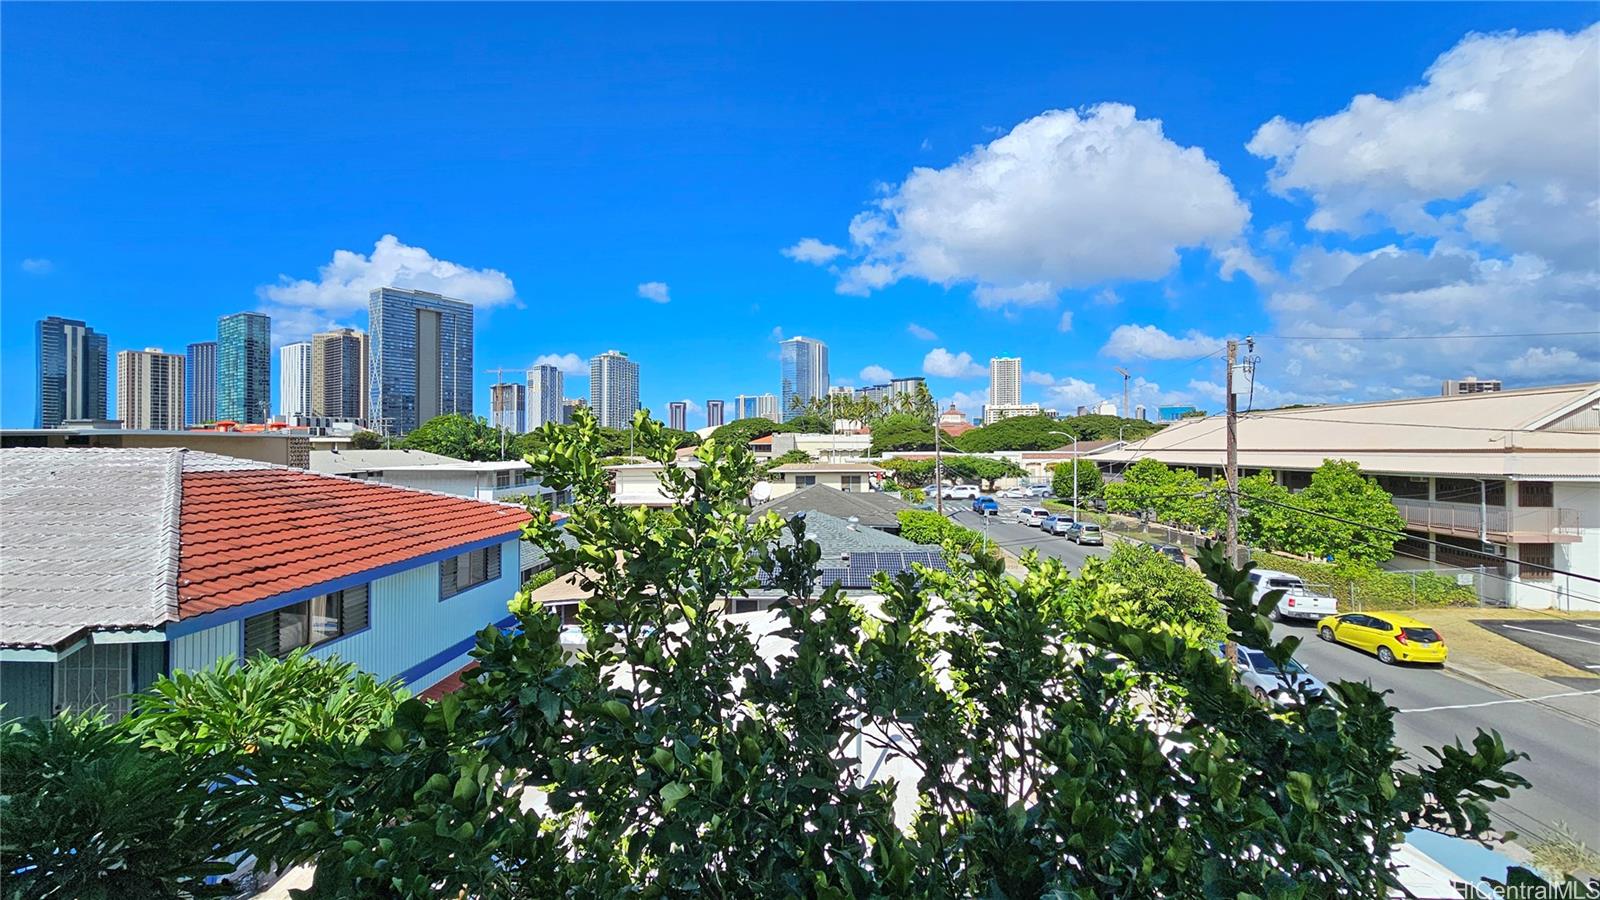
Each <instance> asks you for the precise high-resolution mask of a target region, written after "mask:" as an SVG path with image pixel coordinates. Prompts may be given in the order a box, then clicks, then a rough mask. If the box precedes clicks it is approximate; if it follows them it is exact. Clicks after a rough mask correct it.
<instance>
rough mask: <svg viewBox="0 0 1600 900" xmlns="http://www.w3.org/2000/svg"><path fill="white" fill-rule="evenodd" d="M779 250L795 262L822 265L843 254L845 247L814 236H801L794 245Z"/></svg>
mask: <svg viewBox="0 0 1600 900" xmlns="http://www.w3.org/2000/svg"><path fill="white" fill-rule="evenodd" d="M778 252H779V253H782V254H783V255H784V256H787V257H789V258H790V259H792V260H794V261H795V262H803V263H810V264H812V265H814V266H820V265H825V264H827V263H829V262H832V261H833V260H834V259H835V258H836V257H839V256H843V255H844V248H843V247H836V246H834V245H833V244H828V243H824V242H822V241H819V240H817V239H816V238H814V237H808V238H801V239H800V240H799V241H798V242H796V243H795V244H794V245H793V246H790V247H785V248H783V249H782V250H779V251H778Z"/></svg>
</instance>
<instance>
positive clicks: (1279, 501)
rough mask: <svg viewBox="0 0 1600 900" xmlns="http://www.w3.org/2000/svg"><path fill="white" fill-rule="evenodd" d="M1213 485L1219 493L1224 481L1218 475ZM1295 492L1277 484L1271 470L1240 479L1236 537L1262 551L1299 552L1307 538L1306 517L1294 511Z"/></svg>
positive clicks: (1224, 486) (1224, 488)
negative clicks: (1305, 530) (1237, 531)
mask: <svg viewBox="0 0 1600 900" xmlns="http://www.w3.org/2000/svg"><path fill="white" fill-rule="evenodd" d="M1214 486H1215V487H1216V488H1217V490H1218V491H1219V496H1221V495H1222V494H1221V492H1224V491H1226V490H1227V486H1226V484H1224V483H1223V481H1222V479H1220V478H1218V479H1216V480H1215V482H1214ZM1294 502H1295V501H1294V495H1293V494H1291V493H1289V489H1288V488H1286V487H1284V486H1283V485H1281V484H1279V483H1278V480H1277V479H1276V478H1274V477H1273V475H1272V473H1271V472H1270V471H1261V472H1257V473H1256V474H1254V475H1248V476H1245V477H1244V478H1241V479H1239V505H1240V511H1241V515H1240V518H1239V538H1240V540H1242V541H1244V543H1245V544H1246V545H1247V546H1250V547H1259V548H1261V549H1264V550H1288V551H1290V552H1299V550H1298V548H1299V547H1301V546H1303V545H1304V542H1305V540H1306V538H1305V537H1304V536H1303V531H1304V529H1305V527H1306V525H1307V524H1308V523H1307V522H1306V516H1304V515H1303V514H1301V513H1298V512H1296V511H1294V509H1293V508H1292V505H1293V504H1294Z"/></svg>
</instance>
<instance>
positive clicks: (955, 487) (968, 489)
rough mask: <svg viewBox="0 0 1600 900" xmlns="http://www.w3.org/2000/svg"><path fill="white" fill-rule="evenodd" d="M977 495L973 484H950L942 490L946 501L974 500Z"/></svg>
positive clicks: (975, 486) (976, 487) (976, 488)
mask: <svg viewBox="0 0 1600 900" xmlns="http://www.w3.org/2000/svg"><path fill="white" fill-rule="evenodd" d="M979 493H980V492H979V491H978V486H977V485H975V484H952V485H950V486H949V487H947V488H945V489H944V496H945V499H946V500H976V499H977V498H978V494H979Z"/></svg>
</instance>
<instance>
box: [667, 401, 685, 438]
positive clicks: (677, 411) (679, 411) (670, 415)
mask: <svg viewBox="0 0 1600 900" xmlns="http://www.w3.org/2000/svg"><path fill="white" fill-rule="evenodd" d="M667 427H668V428H675V429H677V430H678V431H688V430H689V404H688V402H687V401H684V400H674V401H672V402H671V403H668V404H667Z"/></svg>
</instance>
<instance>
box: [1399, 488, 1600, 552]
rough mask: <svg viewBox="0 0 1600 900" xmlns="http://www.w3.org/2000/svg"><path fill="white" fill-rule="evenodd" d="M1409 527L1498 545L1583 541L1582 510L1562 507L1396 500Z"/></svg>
mask: <svg viewBox="0 0 1600 900" xmlns="http://www.w3.org/2000/svg"><path fill="white" fill-rule="evenodd" d="M1394 505H1395V506H1396V507H1398V508H1399V510H1400V514H1401V515H1403V516H1405V519H1406V527H1407V528H1412V529H1419V530H1425V531H1431V532H1434V533H1436V534H1449V535H1453V536H1456V537H1476V536H1478V535H1480V534H1482V535H1487V536H1488V538H1489V539H1490V540H1492V541H1494V542H1496V543H1502V544H1504V543H1518V542H1522V543H1551V544H1560V543H1570V542H1574V541H1577V540H1579V539H1580V538H1581V529H1582V527H1583V522H1582V519H1581V517H1580V516H1579V514H1578V510H1575V509H1565V508H1562V507H1522V508H1518V509H1508V508H1506V507H1503V506H1490V507H1482V506H1479V505H1477V504H1472V503H1443V502H1440V501H1435V500H1407V499H1402V498H1399V497H1396V498H1395V501H1394Z"/></svg>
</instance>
